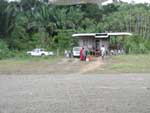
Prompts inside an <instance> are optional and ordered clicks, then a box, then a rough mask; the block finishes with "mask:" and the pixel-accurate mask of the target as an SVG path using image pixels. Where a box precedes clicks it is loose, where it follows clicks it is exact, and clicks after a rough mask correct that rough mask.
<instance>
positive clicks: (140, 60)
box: [0, 55, 150, 74]
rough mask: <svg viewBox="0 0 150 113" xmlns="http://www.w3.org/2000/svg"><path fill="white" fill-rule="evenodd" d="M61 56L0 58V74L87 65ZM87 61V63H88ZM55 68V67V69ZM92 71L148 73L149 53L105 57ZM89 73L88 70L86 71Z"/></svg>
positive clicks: (45, 72)
mask: <svg viewBox="0 0 150 113" xmlns="http://www.w3.org/2000/svg"><path fill="white" fill-rule="evenodd" d="M63 60H64V59H63V57H62V56H61V57H56V56H50V57H31V56H29V57H15V58H10V59H4V60H0V74H50V73H57V72H59V71H58V69H59V70H61V71H60V73H63V72H65V71H66V68H68V69H69V72H75V71H73V70H78V71H79V69H80V66H81V64H82V66H83V65H87V63H86V62H80V61H79V62H77V64H76V65H75V66H74V63H73V62H74V61H75V59H72V60H71V61H72V63H71V62H68V64H67V63H66V64H65V65H63V64H61V65H60V64H59V62H61V61H62V62H63ZM89 63H90V62H89ZM89 63H88V64H89ZM56 68H57V69H56ZM91 72H92V73H98V74H100V73H150V55H119V56H110V57H108V58H106V59H105V61H104V64H103V65H101V66H100V67H98V68H96V69H94V70H93V71H91ZM88 73H89V72H88Z"/></svg>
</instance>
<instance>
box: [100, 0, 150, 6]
mask: <svg viewBox="0 0 150 113" xmlns="http://www.w3.org/2000/svg"><path fill="white" fill-rule="evenodd" d="M121 1H123V2H128V3H131V2H133V1H134V2H135V3H150V0H121ZM108 3H112V0H108V1H107V2H104V3H103V4H104V5H106V4H108Z"/></svg>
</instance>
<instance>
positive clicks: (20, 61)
mask: <svg viewBox="0 0 150 113" xmlns="http://www.w3.org/2000/svg"><path fill="white" fill-rule="evenodd" d="M59 59H61V57H57V56H49V57H31V56H29V57H15V58H10V59H4V60H0V74H16V73H19V74H32V73H33V74H34V73H35V74H36V73H47V71H48V70H49V65H50V64H55V62H57V61H58V60H59Z"/></svg>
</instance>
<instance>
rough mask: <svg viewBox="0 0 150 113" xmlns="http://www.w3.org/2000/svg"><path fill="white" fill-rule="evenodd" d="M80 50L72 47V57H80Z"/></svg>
mask: <svg viewBox="0 0 150 113" xmlns="http://www.w3.org/2000/svg"><path fill="white" fill-rule="evenodd" d="M80 50H81V47H73V49H72V55H73V57H80Z"/></svg>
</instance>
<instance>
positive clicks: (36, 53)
mask: <svg viewBox="0 0 150 113" xmlns="http://www.w3.org/2000/svg"><path fill="white" fill-rule="evenodd" d="M27 54H29V55H31V56H52V55H54V53H53V52H52V51H45V50H44V49H43V48H36V49H33V50H32V51H27Z"/></svg>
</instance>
